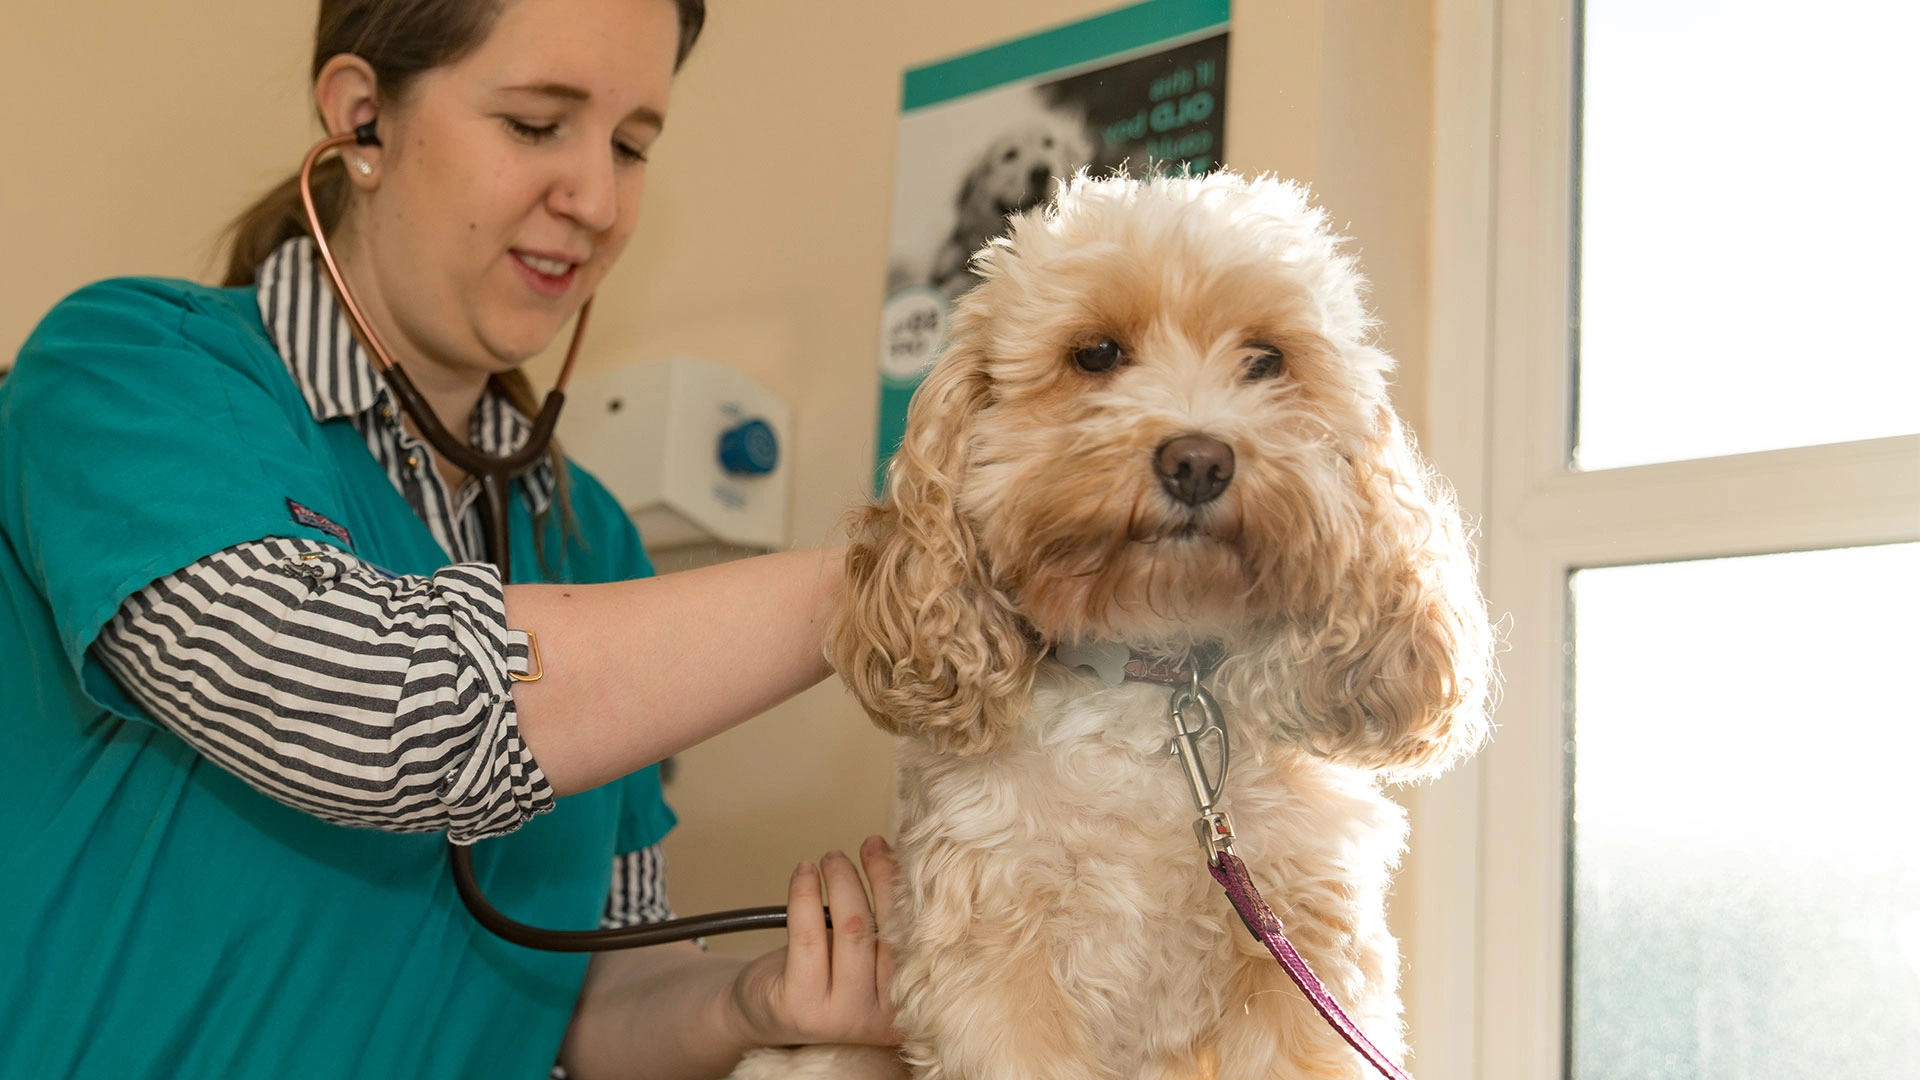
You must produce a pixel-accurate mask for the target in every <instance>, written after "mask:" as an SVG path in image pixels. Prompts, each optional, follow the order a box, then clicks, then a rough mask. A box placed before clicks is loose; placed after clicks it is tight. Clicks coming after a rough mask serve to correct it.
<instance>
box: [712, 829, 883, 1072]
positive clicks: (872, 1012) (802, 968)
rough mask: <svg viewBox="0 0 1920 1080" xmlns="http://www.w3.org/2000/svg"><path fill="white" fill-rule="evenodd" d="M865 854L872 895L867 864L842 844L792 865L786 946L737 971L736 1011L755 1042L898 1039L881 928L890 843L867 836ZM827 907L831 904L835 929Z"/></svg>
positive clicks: (862, 852)
mask: <svg viewBox="0 0 1920 1080" xmlns="http://www.w3.org/2000/svg"><path fill="white" fill-rule="evenodd" d="M860 860H861V862H863V863H864V864H865V865H866V870H867V879H868V880H869V881H871V882H872V883H873V901H872V903H871V904H869V903H868V901H867V890H866V887H865V886H863V885H862V884H861V881H860V871H859V870H858V869H856V868H855V867H854V865H853V860H852V859H849V858H847V856H845V855H843V854H841V853H840V852H838V851H833V852H829V853H828V854H827V855H826V857H825V858H823V859H821V860H820V865H819V866H818V867H815V866H814V865H813V864H812V863H801V864H800V866H799V867H798V868H797V869H796V870H795V871H794V874H793V883H792V884H791V885H790V886H789V887H788V889H787V944H786V946H785V947H784V948H780V949H775V950H774V951H773V952H770V953H767V954H766V955H765V956H762V957H760V958H759V959H756V960H754V961H753V962H752V963H750V964H748V965H747V966H746V967H744V968H742V969H741V971H740V974H739V975H738V976H736V977H735V978H734V980H733V986H732V1005H733V1012H734V1014H735V1015H736V1017H737V1018H738V1020H739V1022H740V1024H741V1025H742V1031H741V1034H742V1036H743V1037H744V1038H745V1039H746V1040H747V1041H748V1042H750V1043H752V1044H753V1045H756V1046H795V1045H799V1044H803V1043H867V1044H871V1045H876V1046H896V1045H898V1044H899V1042H900V1033H899V1032H898V1031H895V1030H894V1027H893V1001H892V998H891V996H890V994H889V990H890V986H891V983H892V981H893V962H892V958H891V957H889V956H888V954H887V947H886V945H885V944H883V943H882V942H881V941H880V938H879V934H878V927H879V926H880V925H884V924H885V923H886V922H887V920H888V919H890V918H891V917H892V915H893V875H894V859H893V849H892V848H890V847H888V846H887V842H886V841H885V840H883V839H881V838H880V837H878V836H874V837H869V838H868V839H867V842H866V843H864V844H862V845H860ZM823 886H824V899H825V910H823V909H822V906H821V901H822V898H823ZM826 911H831V912H832V913H833V929H831V930H829V929H827V923H826V917H825V912H826Z"/></svg>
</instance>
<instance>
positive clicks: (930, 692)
mask: <svg viewBox="0 0 1920 1080" xmlns="http://www.w3.org/2000/svg"><path fill="white" fill-rule="evenodd" d="M989 393H990V390H989V384H988V381H987V377H986V374H985V372H984V371H983V370H982V369H981V365H980V363H979V357H978V355H977V353H975V352H974V351H973V350H972V349H970V348H969V347H967V346H966V345H965V344H963V343H962V341H961V335H960V334H958V333H956V337H955V343H954V345H953V347H951V348H950V349H949V350H948V351H947V353H946V354H945V355H944V356H943V357H942V358H941V359H940V360H939V361H938V362H937V363H936V364H935V366H934V369H933V371H932V372H931V373H930V374H929V375H928V376H927V380H926V382H924V383H923V384H921V386H920V388H919V390H918V392H916V393H915V394H914V397H913V403H912V405H911V406H910V407H909V408H908V411H907V431H906V438H905V439H904V440H902V442H901V445H900V448H899V450H898V451H897V452H896V453H895V454H894V457H893V462H892V464H891V465H890V466H889V467H888V471H887V497H886V501H885V502H884V503H882V504H880V505H878V506H870V507H867V508H865V509H863V510H860V511H858V513H857V517H856V520H855V524H854V528H853V543H852V546H851V547H850V548H849V549H848V552H847V587H846V597H845V602H844V604H843V605H842V606H841V608H840V610H839V613H838V615H837V616H836V618H835V620H834V624H833V626H832V628H831V630H830V631H829V633H828V641H827V652H828V658H829V659H830V660H831V661H832V662H833V666H834V668H835V670H837V671H838V672H839V673H840V676H841V678H843V679H845V680H846V683H847V686H848V687H849V688H851V689H852V691H853V693H854V696H855V697H857V698H859V699H860V704H861V705H863V706H864V707H865V708H866V710H867V713H868V714H869V715H870V716H872V717H873V720H874V722H875V723H876V724H878V725H879V726H880V727H881V728H883V729H885V730H887V731H891V732H894V733H896V734H914V735H920V736H923V737H926V738H928V739H930V740H932V741H933V743H934V744H935V746H937V747H938V748H939V749H941V750H942V751H943V752H949V753H962V754H965V753H978V752H980V751H983V750H988V749H991V748H992V747H993V746H995V745H997V744H998V743H999V742H1000V741H1001V739H1002V737H1003V736H1004V735H1005V734H1007V733H1008V732H1009V731H1011V730H1012V727H1013V724H1014V722H1015V721H1016V720H1017V719H1018V717H1019V715H1020V713H1021V712H1022V711H1024V710H1025V708H1026V706H1027V703H1028V700H1029V699H1030V697H1031V695H1032V689H1033V675H1034V671H1035V668H1036V667H1037V666H1038V664H1039V661H1040V655H1041V650H1040V647H1039V644H1038V642H1037V640H1036V639H1035V638H1034V637H1033V636H1032V634H1031V631H1030V630H1029V628H1028V627H1027V625H1026V623H1025V622H1024V620H1022V619H1021V618H1020V617H1019V616H1018V615H1017V614H1016V613H1015V611H1014V610H1013V606H1012V604H1011V603H1010V602H1009V601H1008V600H1007V597H1006V595H1005V594H1004V593H1002V592H1001V591H1000V590H999V589H997V588H995V587H994V585H993V582H992V575H991V568H990V567H989V566H988V565H987V561H986V558H985V555H984V553H983V552H982V551H981V550H980V546H979V543H978V539H977V538H976V536H975V535H974V532H973V529H972V528H971V527H970V526H969V525H968V524H967V523H966V521H965V519H964V517H963V516H962V515H961V513H960V510H959V508H958V506H957V505H956V501H955V500H956V497H957V494H958V491H959V488H960V484H961V481H962V478H963V475H964V472H965V470H966V464H967V454H968V444H969V442H970V441H971V431H972V426H973V419H974V417H975V416H976V415H978V414H979V412H980V410H981V409H982V408H984V407H985V405H986V404H987V401H988V396H989Z"/></svg>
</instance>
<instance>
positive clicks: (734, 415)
mask: <svg viewBox="0 0 1920 1080" xmlns="http://www.w3.org/2000/svg"><path fill="white" fill-rule="evenodd" d="M791 432H792V417H791V414H790V413H789V411H788V409H787V406H786V404H785V403H784V402H782V401H780V400H779V399H778V398H776V397H774V396H773V395H772V394H770V393H768V392H767V391H766V390H765V389H763V388H762V387H761V386H760V385H759V384H758V383H756V382H754V381H753V379H751V378H750V377H748V376H747V375H746V374H745V373H744V372H741V371H739V370H738V369H736V368H732V367H728V366H727V365H725V364H716V363H712V362H710V361H705V360H696V359H693V358H692V357H686V356H676V357H673V358H671V359H667V360H659V361H650V362H645V363H639V364H630V365H628V366H626V367H623V368H619V369H617V370H614V371H607V372H600V373H597V374H593V375H584V374H583V375H581V376H579V377H577V378H575V379H574V380H573V381H572V383H571V384H570V385H569V386H568V388H567V405H566V408H565V409H563V410H561V413H560V430H559V433H558V434H559V439H560V443H561V445H562V446H564V447H565V448H566V451H567V455H568V456H569V457H572V458H573V459H574V460H576V461H578V462H579V463H580V464H581V465H584V466H586V468H587V469H588V471H590V472H592V473H593V474H594V475H595V476H597V477H599V478H600V481H601V483H604V484H605V485H606V486H607V489H608V490H609V491H611V492H613V495H614V497H615V498H617V499H619V500H620V505H622V506H624V507H626V508H627V512H628V513H629V514H631V515H633V519H634V522H635V523H636V524H638V525H639V527H640V535H641V537H642V538H643V539H644V540H645V541H646V544H647V548H648V549H649V550H661V549H667V548H674V547H682V546H686V545H691V544H712V543H716V542H717V543H721V544H731V545H737V546H741V547H750V548H762V549H775V548H783V547H785V546H786V544H787V491H788V488H789V487H790V485H789V484H788V482H787V476H788V473H789V471H790V469H789V466H788V464H787V460H788V458H789V457H790V456H791V455H790V454H789V449H790V447H791V445H792V440H791Z"/></svg>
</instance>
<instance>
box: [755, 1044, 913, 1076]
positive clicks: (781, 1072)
mask: <svg viewBox="0 0 1920 1080" xmlns="http://www.w3.org/2000/svg"><path fill="white" fill-rule="evenodd" d="M907 1075H908V1073H907V1067H906V1065H905V1064H904V1063H902V1062H901V1060H900V1053H899V1051H897V1050H894V1049H893V1048H892V1047H887V1046H802V1047H798V1048H795V1049H792V1050H755V1051H753V1052H752V1053H750V1054H748V1055H747V1056H746V1057H744V1058H742V1059H741V1060H740V1064H739V1065H738V1066H736V1067H735V1068H734V1070H733V1072H732V1073H731V1074H730V1075H729V1076H728V1077H727V1080H905V1078H906V1076H907Z"/></svg>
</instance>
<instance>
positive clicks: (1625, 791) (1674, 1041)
mask: <svg viewBox="0 0 1920 1080" xmlns="http://www.w3.org/2000/svg"><path fill="white" fill-rule="evenodd" d="M1573 602H1574V642H1575V645H1574V667H1575V670H1574V685H1575V691H1574V710H1575V722H1574V763H1575V767H1574V782H1573V791H1574V803H1573V850H1572V858H1573V868H1572V869H1573V873H1572V916H1571V925H1572V931H1571V932H1572V951H1571V958H1572V964H1571V974H1570V979H1571V985H1570V987H1569V993H1570V995H1571V1001H1572V1032H1571V1038H1572V1062H1573V1078H1574V1080H1811V1078H1814V1077H1820V1078H1826V1077H1841V1076H1847V1077H1867V1076H1875V1077H1881V1076H1884V1077H1894V1076H1903V1077H1912V1076H1920V783H1916V775H1915V774H1916V769H1917V768H1920V688H1917V687H1916V680H1915V675H1916V673H1920V619H1917V618H1916V614H1915V613H1916V612H1920V544H1904V545H1894V546H1888V547H1875V548H1852V549H1847V550H1839V551H1820V552H1808V553H1801V554H1791V555H1767V556H1758V557H1752V558H1738V559H1719V560H1713V561H1708V562H1690V563H1669V564H1660V565H1650V566H1632V567H1622V568H1615V569H1604V570H1586V571H1581V572H1579V573H1578V574H1576V575H1575V576H1574V579H1573Z"/></svg>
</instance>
